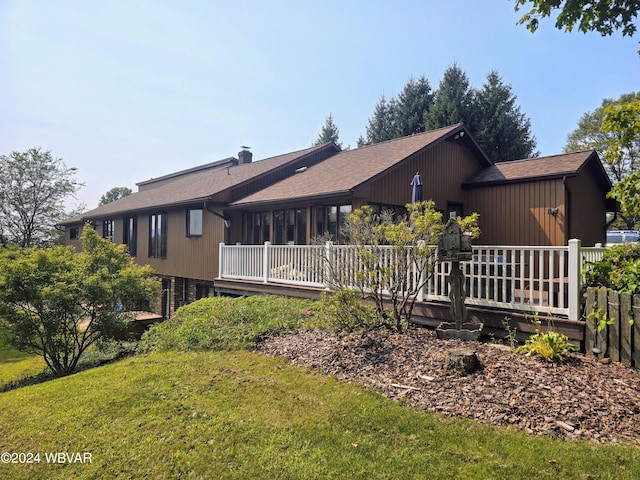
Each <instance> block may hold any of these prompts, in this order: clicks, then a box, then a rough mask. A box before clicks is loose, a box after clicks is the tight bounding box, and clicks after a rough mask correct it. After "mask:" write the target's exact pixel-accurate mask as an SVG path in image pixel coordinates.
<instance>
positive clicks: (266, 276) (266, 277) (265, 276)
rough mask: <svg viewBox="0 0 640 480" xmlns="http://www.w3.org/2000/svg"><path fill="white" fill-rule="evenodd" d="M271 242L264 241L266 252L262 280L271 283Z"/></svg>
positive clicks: (263, 258)
mask: <svg viewBox="0 0 640 480" xmlns="http://www.w3.org/2000/svg"><path fill="white" fill-rule="evenodd" d="M270 246H271V242H264V254H263V255H262V281H263V282H264V283H269V265H270V264H271V258H270V255H271V250H270V249H269V247H270Z"/></svg>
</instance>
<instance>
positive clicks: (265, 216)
mask: <svg viewBox="0 0 640 480" xmlns="http://www.w3.org/2000/svg"><path fill="white" fill-rule="evenodd" d="M261 215H262V219H261V222H260V223H261V225H262V235H261V237H262V238H261V239H260V243H264V242H268V241H269V240H270V236H269V226H270V223H271V222H270V220H271V215H270V214H269V212H262V214H261Z"/></svg>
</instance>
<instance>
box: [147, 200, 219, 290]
mask: <svg viewBox="0 0 640 480" xmlns="http://www.w3.org/2000/svg"><path fill="white" fill-rule="evenodd" d="M196 208H197V207H196ZM157 213H162V212H161V211H158V212H157ZM167 213H168V215H167V229H168V231H167V256H166V258H149V215H140V216H139V217H138V255H137V257H136V262H138V263H140V264H147V265H151V267H152V268H153V269H154V270H155V272H156V273H157V274H159V275H170V276H174V277H184V278H191V279H196V280H209V281H210V280H213V279H214V278H216V277H217V276H218V252H219V244H220V242H222V241H224V221H223V220H222V219H221V218H219V217H217V216H216V215H214V214H212V213H211V212H209V211H207V210H204V212H203V218H202V235H201V236H192V237H188V236H187V234H186V221H187V220H186V215H187V208H181V209H176V210H170V211H168V212H167Z"/></svg>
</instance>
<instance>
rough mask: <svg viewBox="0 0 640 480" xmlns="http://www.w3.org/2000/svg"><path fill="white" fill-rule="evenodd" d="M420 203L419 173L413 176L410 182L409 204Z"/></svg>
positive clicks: (420, 184)
mask: <svg viewBox="0 0 640 480" xmlns="http://www.w3.org/2000/svg"><path fill="white" fill-rule="evenodd" d="M421 201H422V177H421V176H420V173H419V172H416V174H415V175H414V176H413V180H411V203H418V202H421Z"/></svg>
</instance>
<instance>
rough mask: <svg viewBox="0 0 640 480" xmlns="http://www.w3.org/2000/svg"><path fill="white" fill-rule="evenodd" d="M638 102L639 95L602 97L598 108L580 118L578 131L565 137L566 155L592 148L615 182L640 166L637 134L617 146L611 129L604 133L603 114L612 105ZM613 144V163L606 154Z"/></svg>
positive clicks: (638, 137) (626, 94)
mask: <svg viewBox="0 0 640 480" xmlns="http://www.w3.org/2000/svg"><path fill="white" fill-rule="evenodd" d="M636 100H640V92H631V93H625V94H623V95H621V96H620V98H618V99H617V100H613V99H610V98H605V99H604V100H602V104H601V105H600V107H598V108H596V109H595V110H594V111H592V112H586V113H585V114H583V115H582V117H580V120H579V121H578V126H577V128H576V129H575V130H574V131H573V132H571V133H570V134H569V136H568V137H567V143H566V145H565V147H564V151H565V152H574V151H576V150H591V149H595V150H596V151H597V152H598V154H599V155H600V158H602V159H604V160H605V162H606V164H605V167H606V169H607V171H608V172H609V175H610V176H611V179H612V180H613V182H614V183H617V182H619V181H621V180H622V179H624V178H625V177H626V176H627V175H629V174H630V173H633V172H635V171H636V170H638V168H639V167H640V134H635V135H633V133H631V138H628V139H627V141H625V142H623V143H620V141H619V140H620V139H619V134H618V133H617V132H616V131H615V130H614V129H608V130H607V131H605V130H603V128H602V127H603V123H604V117H605V111H606V109H607V107H610V106H611V105H614V104H626V103H629V102H634V101H636ZM613 145H618V146H619V148H620V149H619V150H617V155H616V157H615V161H614V160H613V157H612V156H610V155H609V156H608V155H606V153H605V152H607V151H609V150H610V149H611V148H612V146H613Z"/></svg>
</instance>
